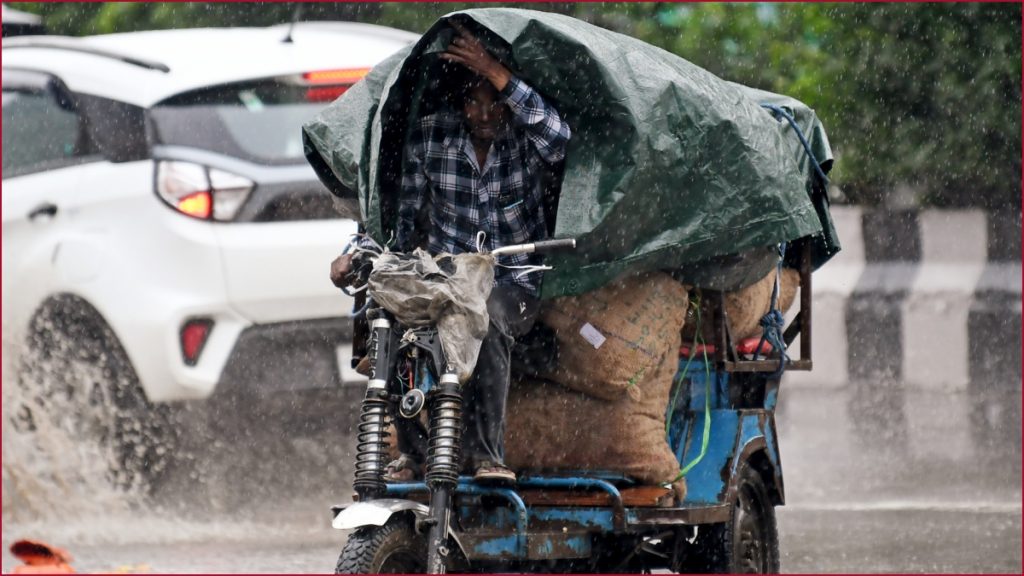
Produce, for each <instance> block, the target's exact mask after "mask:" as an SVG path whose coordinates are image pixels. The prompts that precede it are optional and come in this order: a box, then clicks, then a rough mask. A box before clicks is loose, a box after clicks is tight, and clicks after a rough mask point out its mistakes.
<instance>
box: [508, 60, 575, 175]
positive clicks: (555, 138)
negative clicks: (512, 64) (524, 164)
mask: <svg viewBox="0 0 1024 576" xmlns="http://www.w3.org/2000/svg"><path fill="white" fill-rule="evenodd" d="M501 95H502V96H503V97H504V98H505V102H506V103H507V104H508V107H509V109H510V110H512V115H513V117H514V118H515V122H516V124H517V125H518V126H521V127H522V128H524V129H525V131H526V137H527V138H529V139H530V142H531V143H532V144H533V146H534V148H536V150H537V153H538V154H540V157H541V158H543V159H544V161H545V162H547V163H548V164H554V163H555V162H559V161H561V160H562V159H563V158H565V149H566V146H568V144H569V137H570V136H571V132H570V130H569V125H568V124H566V123H565V121H564V120H562V117H561V116H559V114H558V111H557V110H555V108H554V106H551V105H549V104H548V103H547V102H545V101H544V98H542V97H541V95H540V94H538V93H537V91H536V90H534V89H533V88H531V87H530V85H529V84H527V83H526V82H523V81H522V80H520V79H518V78H516V77H515V76H512V77H511V79H510V80H509V81H508V84H506V85H505V89H504V90H502V91H501Z"/></svg>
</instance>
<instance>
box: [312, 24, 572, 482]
mask: <svg viewBox="0 0 1024 576" xmlns="http://www.w3.org/2000/svg"><path fill="white" fill-rule="evenodd" d="M452 26H453V27H454V28H455V30H456V36H455V38H454V39H453V40H452V43H451V44H450V45H449V47H448V48H447V50H446V52H445V53H443V54H442V55H441V58H443V59H445V60H447V61H449V62H454V63H457V64H461V65H462V66H464V67H465V68H467V69H468V70H469V71H471V72H472V73H474V74H475V77H474V78H473V79H472V80H470V81H469V82H468V83H467V84H466V85H465V87H464V90H463V91H462V92H461V94H460V98H459V99H458V100H459V102H456V103H454V104H455V106H454V109H449V110H443V111H440V112H437V113H435V114H431V115H429V116H425V117H423V118H421V119H420V120H419V121H418V122H417V125H416V126H414V127H413V130H412V132H411V135H410V137H409V140H408V143H407V146H406V150H405V156H404V158H403V169H402V171H403V174H402V191H401V198H400V200H399V211H398V212H399V213H398V226H397V234H396V249H398V250H401V251H409V250H411V249H412V248H414V247H415V246H414V245H413V244H414V237H415V234H414V233H415V232H416V230H415V224H416V222H417V217H418V215H419V214H420V211H421V210H422V209H424V208H426V209H427V212H428V213H429V222H430V226H429V231H428V236H429V238H428V243H427V247H428V251H429V252H430V253H432V254H439V253H441V252H447V253H450V254H459V253H463V252H473V251H476V250H477V242H478V233H479V232H483V233H484V234H485V236H484V238H485V240H484V242H485V244H486V248H488V249H494V248H497V247H499V246H506V245H510V244H521V243H525V242H534V241H538V240H543V239H545V238H546V237H547V215H546V214H545V213H544V207H543V198H542V189H541V182H540V175H541V172H542V171H543V170H544V168H545V165H550V164H553V163H556V162H559V161H561V160H562V159H563V158H564V157H565V149H566V145H567V143H568V141H569V136H570V131H569V127H568V125H567V124H566V123H565V122H563V121H562V119H561V118H560V117H559V115H558V112H557V111H556V110H555V109H554V108H552V107H551V106H550V105H549V104H547V103H546V102H545V101H544V99H543V98H541V96H540V95H539V94H538V93H537V92H535V91H534V90H533V88H531V87H530V86H529V85H527V84H526V83H525V82H523V81H522V80H520V79H518V78H516V77H514V76H513V75H512V73H511V72H510V71H509V70H508V68H506V67H505V66H504V65H502V64H501V63H500V62H499V61H498V60H497V59H495V58H494V57H493V56H492V55H491V54H490V53H488V52H487V50H486V49H485V48H484V46H483V44H482V43H481V42H480V41H479V40H477V39H476V38H475V37H474V36H473V35H472V34H470V33H469V31H467V30H466V29H465V28H464V27H462V26H461V25H459V24H457V23H455V22H453V23H452ZM534 263H536V262H535V261H534V260H533V259H532V258H531V257H530V256H526V255H520V256H508V257H503V258H502V259H501V261H499V262H498V264H499V266H498V268H497V269H496V271H495V286H494V289H493V290H492V292H491V295H490V297H489V299H488V301H487V311H488V313H489V315H490V327H489V330H488V333H487V336H486V337H485V338H484V340H483V343H482V345H481V349H480V356H479V359H478V360H477V366H476V370H475V372H474V376H473V379H472V380H471V381H470V382H469V383H468V385H467V386H466V387H465V389H464V397H465V409H464V414H465V419H466V424H467V429H466V434H465V435H464V437H463V451H464V453H465V454H466V455H467V456H468V457H469V459H470V461H471V463H472V465H473V467H474V469H475V476H474V478H475V479H477V480H478V481H487V482H514V481H515V474H514V473H513V472H512V471H511V470H509V469H508V468H507V467H506V466H505V463H504V456H505V450H504V443H503V436H504V423H505V403H506V399H507V396H508V387H509V364H510V355H511V350H512V344H513V342H514V339H515V338H516V337H518V336H521V335H523V334H525V333H526V332H528V331H529V330H530V328H531V327H532V326H533V323H534V320H535V319H536V316H537V310H538V306H539V302H538V299H537V295H538V288H539V278H538V276H539V274H537V273H533V274H526V275H522V274H518V273H519V272H520V271H519V270H517V269H515V268H514V267H516V266H524V265H530V264H534ZM350 268H351V258H350V257H348V256H342V257H339V258H338V259H337V260H335V261H334V263H332V265H331V279H332V281H334V283H335V284H336V285H339V286H343V285H346V284H347V279H346V276H347V274H348V272H349V271H350ZM408 436H409V433H408V432H402V433H400V435H399V447H400V448H401V450H402V452H403V453H405V454H406V457H404V458H402V459H400V460H399V461H396V462H392V463H391V465H389V479H393V480H408V479H411V477H412V473H413V472H414V471H415V470H417V469H418V468H419V467H420V465H421V463H422V461H423V454H422V453H418V452H419V450H417V448H416V445H415V443H414V442H412V441H411V439H410V438H409V437H408ZM410 461H411V462H410Z"/></svg>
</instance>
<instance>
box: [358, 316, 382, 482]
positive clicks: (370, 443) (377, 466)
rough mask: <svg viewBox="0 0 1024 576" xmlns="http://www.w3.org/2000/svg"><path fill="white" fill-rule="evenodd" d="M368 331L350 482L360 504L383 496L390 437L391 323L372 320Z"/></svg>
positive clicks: (379, 319)
mask: <svg viewBox="0 0 1024 576" xmlns="http://www.w3.org/2000/svg"><path fill="white" fill-rule="evenodd" d="M371 327H372V331H371V333H370V342H369V343H368V344H369V346H368V354H369V357H370V366H371V367H372V372H371V375H370V381H369V382H368V383H367V385H366V397H365V398H363V404H362V407H361V409H360V413H359V425H358V427H357V429H356V430H357V431H356V474H355V481H354V482H353V488H355V490H356V492H357V493H358V494H359V497H360V499H364V500H365V499H370V498H373V497H376V496H379V495H381V494H383V493H384V490H385V488H386V486H385V484H384V478H383V476H384V468H385V467H386V466H387V458H388V437H389V436H390V433H389V432H388V424H389V423H390V416H389V414H388V396H387V378H388V372H389V366H390V363H391V357H390V356H391V345H390V344H391V323H390V322H389V321H388V319H387V318H375V319H373V321H372V323H371Z"/></svg>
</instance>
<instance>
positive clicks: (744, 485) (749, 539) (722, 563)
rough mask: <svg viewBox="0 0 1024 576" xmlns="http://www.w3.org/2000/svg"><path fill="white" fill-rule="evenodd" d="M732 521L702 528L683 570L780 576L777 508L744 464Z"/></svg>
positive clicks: (740, 471)
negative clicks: (778, 575) (776, 521)
mask: <svg viewBox="0 0 1024 576" xmlns="http://www.w3.org/2000/svg"><path fill="white" fill-rule="evenodd" d="M737 483H738V484H737V491H736V501H735V503H734V504H733V509H732V518H731V519H730V520H729V522H725V523H722V524H712V525H708V526H701V527H700V528H699V529H698V531H697V538H696V540H695V541H694V543H693V545H692V546H689V547H687V548H688V549H687V550H686V557H685V558H683V559H681V560H682V561H681V565H680V568H681V571H684V572H690V573H700V574H778V573H779V534H778V528H777V526H776V523H775V507H774V505H773V504H772V502H771V498H770V497H769V495H768V488H767V487H766V486H765V483H764V479H763V478H762V477H761V474H760V473H759V472H758V471H757V470H755V469H754V468H753V467H751V466H750V465H749V463H747V462H744V463H743V464H742V465H741V466H740V470H739V477H738V479H737Z"/></svg>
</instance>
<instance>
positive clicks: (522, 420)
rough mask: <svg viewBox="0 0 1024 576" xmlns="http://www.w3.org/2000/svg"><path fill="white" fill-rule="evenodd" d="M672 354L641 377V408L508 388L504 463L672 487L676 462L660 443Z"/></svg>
mask: <svg viewBox="0 0 1024 576" xmlns="http://www.w3.org/2000/svg"><path fill="white" fill-rule="evenodd" d="M678 358H679V356H678V351H677V350H675V349H673V350H671V351H670V352H669V353H668V354H664V355H662V357H661V358H660V359H659V360H658V362H657V363H656V364H655V366H654V367H653V369H652V370H651V371H649V373H648V374H647V376H645V378H644V382H643V385H644V391H645V393H644V396H643V399H642V400H640V401H634V400H633V399H631V398H629V397H627V396H622V397H620V398H619V399H618V400H603V399H601V398H594V397H591V396H588V395H586V394H583V393H580V392H576V391H574V390H569V389H567V388H565V387H563V386H560V385H558V384H555V383H553V382H546V381H543V380H538V379H530V380H525V381H517V382H513V383H512V386H511V388H510V390H509V397H508V408H507V411H506V426H505V462H506V464H508V465H509V466H511V467H512V468H513V469H515V470H520V471H522V470H532V471H542V472H548V473H552V472H554V473H558V472H568V471H580V470H593V471H609V472H616V473H620V474H624V475H626V476H630V477H632V478H635V479H637V480H639V481H641V482H644V483H649V484H658V483H662V482H672V481H673V480H675V479H676V476H677V475H678V474H679V462H678V461H676V458H675V456H674V455H673V453H672V450H671V449H670V448H669V446H668V442H666V440H665V408H666V406H667V405H668V401H669V394H670V392H671V388H672V379H673V378H674V377H675V374H676V370H677V369H678V366H679V364H678V362H679V361H678Z"/></svg>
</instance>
